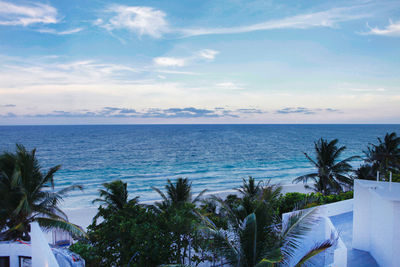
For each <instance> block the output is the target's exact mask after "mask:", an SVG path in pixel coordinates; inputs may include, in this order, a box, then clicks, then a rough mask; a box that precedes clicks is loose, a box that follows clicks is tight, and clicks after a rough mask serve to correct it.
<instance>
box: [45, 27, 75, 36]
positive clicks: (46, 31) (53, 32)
mask: <svg viewBox="0 0 400 267" xmlns="http://www.w3.org/2000/svg"><path fill="white" fill-rule="evenodd" d="M81 31H83V28H73V29H69V30H65V31H56V30H54V29H39V30H38V32H41V33H50V34H56V35H69V34H74V33H78V32H81Z"/></svg>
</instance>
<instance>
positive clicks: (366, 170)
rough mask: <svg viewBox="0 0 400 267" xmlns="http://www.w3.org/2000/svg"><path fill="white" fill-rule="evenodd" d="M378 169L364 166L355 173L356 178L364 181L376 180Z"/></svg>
mask: <svg viewBox="0 0 400 267" xmlns="http://www.w3.org/2000/svg"><path fill="white" fill-rule="evenodd" d="M376 171H377V168H374V166H373V165H368V164H363V165H361V166H360V167H359V168H358V169H357V170H356V171H355V177H356V178H357V179H363V180H375V179H376Z"/></svg>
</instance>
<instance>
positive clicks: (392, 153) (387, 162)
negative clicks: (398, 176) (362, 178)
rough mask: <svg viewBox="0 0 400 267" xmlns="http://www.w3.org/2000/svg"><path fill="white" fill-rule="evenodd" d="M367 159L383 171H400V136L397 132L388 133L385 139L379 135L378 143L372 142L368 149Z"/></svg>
mask: <svg viewBox="0 0 400 267" xmlns="http://www.w3.org/2000/svg"><path fill="white" fill-rule="evenodd" d="M364 153H365V155H366V159H365V161H366V162H367V163H370V164H372V167H374V168H375V169H378V170H379V171H381V172H382V173H386V172H388V171H398V170H399V168H400V137H397V135H396V133H395V132H392V133H390V134H389V133H386V135H385V137H384V138H383V140H382V139H381V138H379V137H378V144H377V145H374V144H371V145H370V146H369V147H368V150H367V151H364Z"/></svg>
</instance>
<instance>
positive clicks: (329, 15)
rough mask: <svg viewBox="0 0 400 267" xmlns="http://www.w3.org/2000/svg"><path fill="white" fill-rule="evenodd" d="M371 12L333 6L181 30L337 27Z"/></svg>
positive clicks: (223, 31)
mask: <svg viewBox="0 0 400 267" xmlns="http://www.w3.org/2000/svg"><path fill="white" fill-rule="evenodd" d="M369 16H370V15H369V14H364V13H360V12H359V10H357V8H354V7H350V8H332V9H329V10H326V11H320V12H314V13H309V14H303V15H296V16H292V17H287V18H284V19H277V20H269V21H265V22H261V23H257V24H252V25H247V26H238V27H226V28H192V29H189V28H183V29H181V30H180V32H181V34H183V35H184V36H186V37H188V36H197V35H210V34H235V33H246V32H252V31H261V30H275V29H308V28H315V27H330V28H333V27H336V26H337V24H338V23H339V22H343V21H349V20H356V19H361V18H365V17H369Z"/></svg>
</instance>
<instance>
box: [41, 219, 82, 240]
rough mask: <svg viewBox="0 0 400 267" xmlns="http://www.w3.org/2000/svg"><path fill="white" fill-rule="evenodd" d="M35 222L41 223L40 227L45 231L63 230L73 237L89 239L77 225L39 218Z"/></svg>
mask: <svg viewBox="0 0 400 267" xmlns="http://www.w3.org/2000/svg"><path fill="white" fill-rule="evenodd" d="M35 220H36V221H37V222H38V223H39V225H40V227H42V228H43V229H45V230H50V229H53V228H56V229H61V230H64V231H67V232H69V233H71V234H72V235H73V236H80V237H87V236H86V233H85V232H84V231H83V230H82V228H81V227H79V226H78V225H76V224H73V223H70V222H68V221H65V220H60V219H52V218H45V217H38V218H35Z"/></svg>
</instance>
